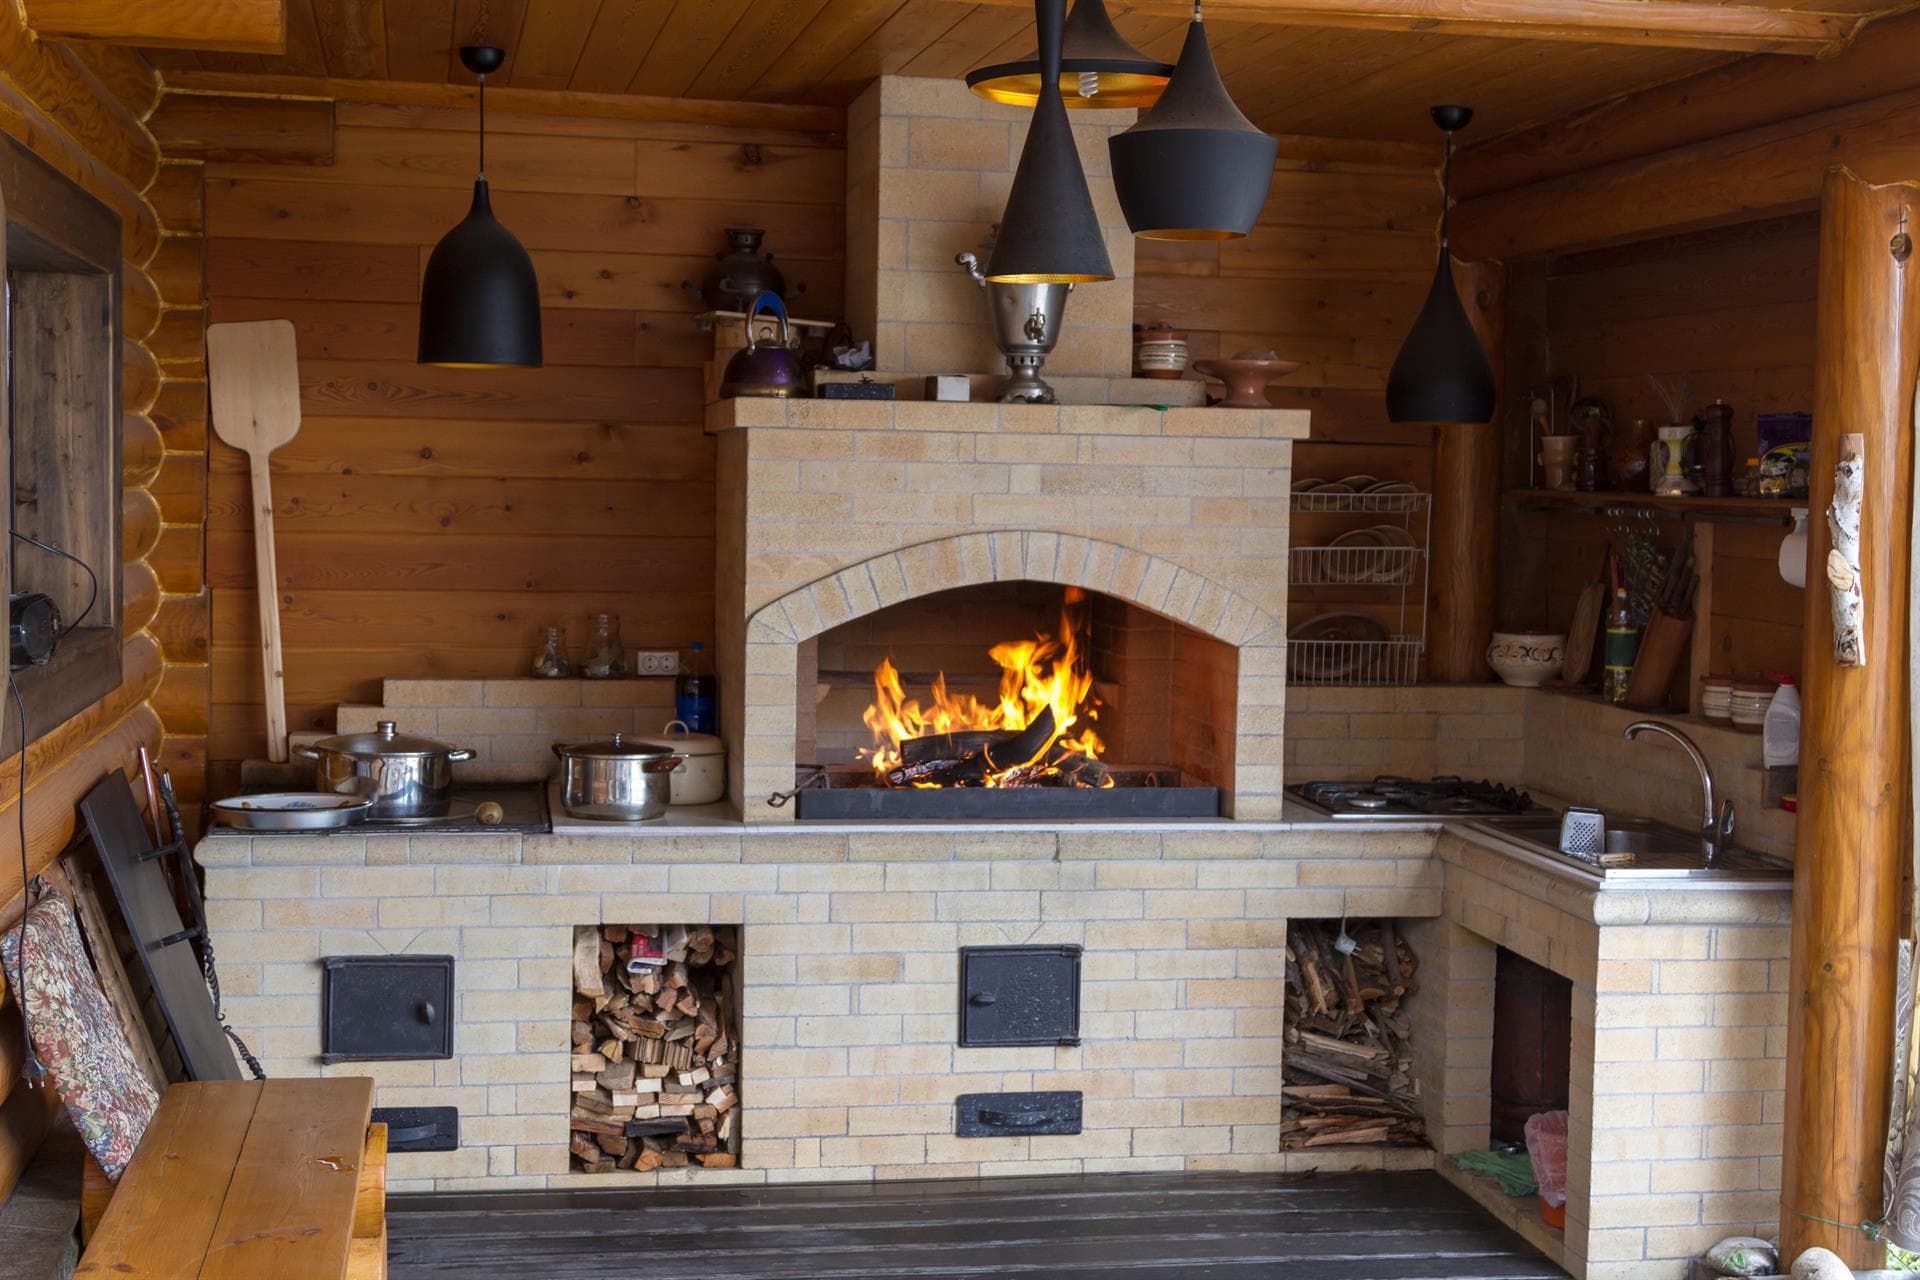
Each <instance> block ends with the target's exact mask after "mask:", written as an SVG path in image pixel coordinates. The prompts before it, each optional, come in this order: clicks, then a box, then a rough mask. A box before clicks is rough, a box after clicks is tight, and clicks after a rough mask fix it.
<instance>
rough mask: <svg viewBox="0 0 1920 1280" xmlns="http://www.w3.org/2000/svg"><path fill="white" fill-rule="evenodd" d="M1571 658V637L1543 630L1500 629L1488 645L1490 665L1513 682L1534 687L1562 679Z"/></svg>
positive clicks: (1526, 687)
mask: <svg viewBox="0 0 1920 1280" xmlns="http://www.w3.org/2000/svg"><path fill="white" fill-rule="evenodd" d="M1566 658H1567V637H1566V636H1565V635H1564V634H1562V635H1548V634H1546V633H1545V632H1541V631H1496V632H1494V633H1493V643H1492V644H1490V645H1488V646H1487V665H1488V666H1490V667H1492V668H1493V670H1494V674H1495V675H1497V676H1499V677H1500V678H1501V679H1502V680H1504V681H1506V682H1507V683H1508V684H1510V685H1515V686H1517V687H1519V688H1522V689H1532V688H1535V687H1537V686H1539V685H1543V684H1545V683H1546V682H1547V681H1549V680H1558V679H1559V678H1560V667H1561V664H1563V663H1564V662H1565V661H1566Z"/></svg>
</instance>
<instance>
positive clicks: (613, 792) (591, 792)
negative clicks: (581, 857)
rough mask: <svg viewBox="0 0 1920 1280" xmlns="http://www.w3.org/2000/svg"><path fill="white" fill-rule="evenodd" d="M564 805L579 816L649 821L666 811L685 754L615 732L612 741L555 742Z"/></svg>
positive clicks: (570, 812)
mask: <svg viewBox="0 0 1920 1280" xmlns="http://www.w3.org/2000/svg"><path fill="white" fill-rule="evenodd" d="M553 754H554V755H556V756H558V757H560V803H561V804H563V805H564V806H566V810H567V812H568V813H569V814H570V815H572V816H573V817H576V818H594V819H598V820H601V821H605V822H646V821H647V820H649V819H651V818H657V817H659V816H660V815H661V814H663V813H665V812H666V811H667V803H668V800H669V798H670V797H671V795H672V789H673V771H674V770H675V769H676V768H678V767H679V765H680V762H681V761H682V760H685V759H686V757H685V756H684V755H682V754H681V753H680V752H678V751H675V750H674V749H673V748H672V747H667V746H662V745H661V744H660V743H658V742H647V741H643V740H641V739H638V738H635V739H630V740H623V739H622V738H621V736H620V735H619V734H617V733H616V734H614V735H613V738H612V740H611V741H608V742H580V743H572V744H568V743H562V742H556V743H554V744H553Z"/></svg>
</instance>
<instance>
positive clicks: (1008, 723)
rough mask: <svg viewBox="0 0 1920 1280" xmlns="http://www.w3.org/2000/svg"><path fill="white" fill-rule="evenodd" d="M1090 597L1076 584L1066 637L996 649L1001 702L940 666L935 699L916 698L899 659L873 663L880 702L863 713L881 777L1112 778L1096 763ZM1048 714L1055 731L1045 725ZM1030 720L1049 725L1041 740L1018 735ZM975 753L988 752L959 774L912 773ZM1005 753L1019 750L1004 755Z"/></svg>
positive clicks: (1070, 593) (1018, 782)
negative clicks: (1086, 628) (1083, 604)
mask: <svg viewBox="0 0 1920 1280" xmlns="http://www.w3.org/2000/svg"><path fill="white" fill-rule="evenodd" d="M1084 595H1085V593H1084V592H1082V591H1080V590H1079V589H1078V588H1073V587H1069V588H1068V589H1067V594H1066V600H1065V602H1064V603H1063V604H1062V606H1061V609H1060V632H1059V635H1058V636H1057V637H1056V636H1052V635H1048V634H1046V633H1045V632H1042V633H1041V634H1040V635H1037V636H1035V637H1034V638H1033V639H1031V640H1007V641H1003V642H1001V643H1000V644H997V645H995V646H993V648H992V649H990V650H988V654H989V656H991V657H992V658H993V660H994V662H996V663H998V664H999V666H1000V697H999V701H997V702H995V703H992V704H989V703H985V702H982V701H981V700H980V699H978V698H976V697H974V696H973V695H972V694H957V695H956V694H954V693H952V692H951V691H949V690H948V688H947V677H946V673H945V672H941V673H939V674H938V675H936V676H935V677H934V680H933V685H932V688H931V690H930V691H929V692H930V694H931V699H932V700H931V701H930V702H929V703H928V704H927V705H925V706H922V705H921V703H920V701H919V700H918V699H916V698H909V697H908V696H907V691H906V689H905V688H904V686H903V685H902V683H901V679H900V673H899V672H898V671H897V670H895V669H894V665H893V661H892V660H891V659H884V658H883V659H882V660H881V662H880V665H879V666H878V667H876V668H874V672H873V688H874V700H873V702H872V704H871V705H869V706H868V707H867V710H866V714H865V716H864V717H863V718H864V719H865V721H866V723H867V727H868V728H869V729H871V730H872V731H873V741H874V748H873V751H872V753H871V756H870V761H871V763H872V765H873V770H874V772H875V773H877V774H879V775H880V777H881V780H882V781H883V782H885V783H886V784H887V785H890V786H898V785H912V786H918V787H939V786H984V787H1005V786H1035V785H1053V786H1059V785H1071V786H1101V787H1110V786H1112V785H1113V779H1112V778H1111V777H1109V776H1107V774H1106V771H1105V769H1104V768H1102V767H1101V766H1099V765H1098V764H1095V763H1092V762H1096V761H1098V760H1099V758H1100V752H1101V751H1102V750H1103V746H1102V744H1101V741H1100V737H1099V735H1098V734H1097V733H1095V732H1094V729H1093V724H1092V722H1093V721H1094V720H1096V719H1097V718H1098V717H1099V707H1100V699H1098V698H1096V697H1094V696H1093V676H1092V674H1091V673H1090V672H1089V671H1088V669H1087V664H1086V655H1085V652H1084V650H1083V649H1082V647H1081V646H1082V636H1081V633H1080V629H1079V628H1078V627H1076V625H1075V621H1074V617H1073V609H1072V606H1074V605H1075V604H1077V603H1079V602H1080V601H1081V600H1082V599H1083V598H1084ZM1049 722H1050V724H1051V733H1047V732H1046V731H1045V730H1046V725H1047V724H1048V723H1049ZM1030 728H1032V729H1036V730H1037V731H1038V732H1040V733H1041V735H1042V736H1041V737H1040V738H1039V740H1038V741H1037V742H1034V741H1033V740H1031V738H1028V739H1021V738H1018V737H1017V736H1016V735H1018V734H1019V732H1020V731H1021V730H1026V729H1030ZM947 735H967V736H966V737H956V738H949V737H947ZM989 735H1007V736H1006V737H990V736H989ZM916 739H940V741H938V742H931V741H929V742H923V743H921V744H920V745H919V746H918V747H917V748H916V747H913V746H906V745H903V744H911V743H913V742H914V741H915V740H916ZM967 752H973V753H976V754H977V755H978V757H979V758H978V759H977V760H976V761H974V762H973V763H974V765H975V767H973V768H968V769H962V770H959V771H958V774H959V776H955V774H954V771H950V770H945V769H928V770H927V771H926V776H925V777H924V778H923V777H918V776H911V775H913V774H914V773H915V772H916V770H918V769H919V768H920V767H921V766H922V765H923V764H925V762H929V761H931V762H939V763H945V762H948V761H953V760H955V759H956V758H957V757H960V756H962V755H964V754H965V753H967ZM1006 754H1011V755H1014V756H1018V757H1019V758H1017V759H1003V758H1002V756H1003V755H1006ZM909 766H911V767H909ZM975 775H977V776H975ZM929 778H930V779H932V780H927V779H929Z"/></svg>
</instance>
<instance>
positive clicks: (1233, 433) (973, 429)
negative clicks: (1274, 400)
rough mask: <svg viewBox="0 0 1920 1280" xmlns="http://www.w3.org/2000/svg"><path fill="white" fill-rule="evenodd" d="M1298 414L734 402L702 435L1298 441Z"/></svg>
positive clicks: (715, 414) (715, 413) (1303, 421)
mask: <svg viewBox="0 0 1920 1280" xmlns="http://www.w3.org/2000/svg"><path fill="white" fill-rule="evenodd" d="M1311 417H1312V415H1311V414H1310V413H1309V412H1308V411H1307V410H1305V409H1222V408H1218V407H1215V408H1211V409H1197V408H1159V407H1157V406H1154V405H1116V404H1101V405H1092V404H1061V405H1051V404H992V403H987V402H984V401H977V400H964V401H963V400H802V399H780V398H775V397H756V398H748V397H744V396H743V397H739V398H737V399H732V400H716V401H714V402H713V403H711V404H709V405H708V406H707V423H706V426H707V430H708V431H710V432H718V431H732V430H739V429H742V428H754V427H773V428H787V429H797V430H809V429H811V430H821V431H954V432H965V433H987V432H1013V433H1021V434H1029V435H1088V436H1168V437H1175V438H1187V439H1220V440H1304V439H1306V438H1307V432H1308V428H1309V425H1310V422H1311Z"/></svg>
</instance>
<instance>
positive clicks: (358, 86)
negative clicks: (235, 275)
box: [163, 71, 847, 133]
mask: <svg viewBox="0 0 1920 1280" xmlns="http://www.w3.org/2000/svg"><path fill="white" fill-rule="evenodd" d="M163 78H164V80H165V83H166V88H167V92H168V93H170V94H171V93H201V94H237V95H241V96H246V97H256V98H323V99H331V100H332V101H334V102H358V103H368V104H373V105H379V106H392V107H472V106H473V104H474V102H475V101H476V99H477V97H478V91H477V90H476V89H475V88H474V86H472V85H470V84H429V83H424V82H420V81H409V80H348V79H343V78H340V77H337V76H328V77H321V76H280V75H256V74H253V73H250V72H239V71H168V72H164V73H163ZM487 106H488V108H489V109H497V110H499V111H503V112H518V113H521V114H524V115H530V116H579V117H591V118H597V119H603V120H660V121H672V122H674V123H678V124H716V125H737V126H741V127H745V128H754V127H759V128H766V129H784V130H791V131H794V132H797V133H839V132H841V131H843V130H845V129H846V127H847V113H846V110H845V109H844V108H842V107H830V106H792V105H788V104H786V103H779V102H722V101H718V100H715V99H708V98H661V97H648V96H644V95H641V94H626V93H579V92H576V91H573V90H555V89H516V88H514V87H512V86H511V85H508V86H505V87H492V86H489V87H488V89H487Z"/></svg>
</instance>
